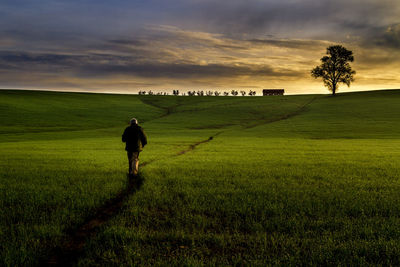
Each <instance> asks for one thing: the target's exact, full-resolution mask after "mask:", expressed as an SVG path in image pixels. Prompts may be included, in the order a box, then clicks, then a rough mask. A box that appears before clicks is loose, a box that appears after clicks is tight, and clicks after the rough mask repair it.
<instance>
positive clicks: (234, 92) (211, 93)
mask: <svg viewBox="0 0 400 267" xmlns="http://www.w3.org/2000/svg"><path fill="white" fill-rule="evenodd" d="M172 94H173V95H175V96H179V95H181V96H229V95H231V96H237V95H239V94H240V95H242V96H246V95H249V96H255V95H256V91H253V90H250V91H249V92H246V91H237V90H232V91H230V92H226V91H225V92H219V91H203V90H198V91H187V92H182V93H181V92H179V90H173V91H172ZM139 95H169V93H167V92H153V91H151V90H149V91H144V90H143V91H142V90H141V91H139Z"/></svg>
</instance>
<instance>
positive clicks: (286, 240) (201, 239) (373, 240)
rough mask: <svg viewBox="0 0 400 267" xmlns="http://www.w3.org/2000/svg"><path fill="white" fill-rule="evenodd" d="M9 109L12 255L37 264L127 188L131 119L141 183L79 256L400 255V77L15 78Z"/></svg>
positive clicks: (367, 259)
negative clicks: (314, 84)
mask: <svg viewBox="0 0 400 267" xmlns="http://www.w3.org/2000/svg"><path fill="white" fill-rule="evenodd" d="M0 110H1V112H0V119H1V127H0V165H1V168H0V193H1V195H0V208H1V211H2V212H1V213H0V248H1V256H0V258H1V262H0V265H5V266H26V265H38V264H39V263H40V262H41V261H43V260H45V259H47V258H48V257H50V256H51V255H50V254H51V250H52V249H53V248H54V247H57V246H60V244H62V242H63V240H64V239H65V238H66V236H67V235H68V231H69V230H71V229H74V227H76V226H77V225H79V224H80V223H82V222H84V221H85V219H86V218H87V217H88V216H91V215H93V214H95V213H96V209H97V208H98V207H100V206H101V205H103V204H104V203H106V202H107V200H109V199H110V198H112V197H113V196H115V195H116V194H118V192H120V191H121V190H123V189H124V188H125V187H126V184H127V181H126V171H127V159H126V154H125V152H124V150H123V149H124V145H123V143H121V134H122V131H123V130H124V128H125V127H126V124H127V122H128V121H129V119H130V118H131V117H136V118H138V119H139V122H140V123H141V124H142V126H143V127H144V129H145V131H146V133H147V135H148V138H149V144H148V146H146V148H145V151H144V152H143V153H142V154H141V156H140V160H141V163H147V164H146V166H144V167H142V168H141V170H140V172H141V177H142V179H143V180H144V182H143V185H142V187H141V188H140V190H138V191H137V192H136V193H134V194H132V195H131V196H129V198H128V199H127V200H126V201H125V202H124V204H123V209H122V210H121V211H120V212H119V213H118V214H117V215H116V216H114V217H113V218H112V219H111V220H109V221H108V222H107V223H106V224H104V225H102V226H101V228H100V229H99V230H98V232H97V234H96V235H95V236H94V237H93V238H90V239H89V240H87V243H86V245H85V248H84V255H83V256H82V257H80V258H79V259H76V261H75V263H76V264H77V265H78V266H106V265H114V266H115V265H120V266H129V265H140V264H143V265H194V266H198V265H207V266H208V265H260V266H265V265H268V264H269V265H368V264H370V265H377V264H378V265H399V264H400V194H399V191H400V180H399V177H400V164H399V163H400V123H399V118H400V90H392V91H376V92H364V93H347V94H339V95H337V96H336V97H330V96H323V95H305V96H277V97H173V96H132V95H131V96H128V95H97V94H78V93H55V92H27V91H5V90H3V91H0ZM210 136H213V139H212V140H211V141H209V142H205V143H201V144H199V145H198V146H196V147H195V149H194V150H192V151H190V150H189V149H190V147H191V146H192V145H193V144H196V143H199V142H201V141H204V140H207V139H208V138H209V137H210ZM182 151H186V153H180V152H182Z"/></svg>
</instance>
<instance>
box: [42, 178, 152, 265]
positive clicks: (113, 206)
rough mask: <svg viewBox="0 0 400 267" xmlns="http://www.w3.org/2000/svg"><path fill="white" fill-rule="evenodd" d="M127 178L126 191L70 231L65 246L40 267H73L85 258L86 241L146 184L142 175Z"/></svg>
mask: <svg viewBox="0 0 400 267" xmlns="http://www.w3.org/2000/svg"><path fill="white" fill-rule="evenodd" d="M126 177H127V186H126V187H125V189H124V190H122V191H121V192H120V193H119V194H118V195H116V196H115V197H114V198H112V199H110V200H108V201H107V202H106V203H104V204H103V205H102V206H101V207H99V208H97V209H96V210H95V212H94V214H93V215H92V216H89V217H88V218H87V219H86V220H85V221H84V222H83V223H82V224H81V225H79V226H78V227H76V228H73V229H70V230H68V231H67V232H66V239H65V241H64V242H63V244H62V245H61V246H59V247H57V248H55V249H54V250H53V251H51V253H50V257H49V258H48V259H47V260H44V261H43V262H42V264H40V266H72V265H74V264H75V263H76V262H77V261H78V260H79V258H81V257H82V256H83V254H84V247H85V244H86V241H87V240H88V239H89V238H90V237H91V236H92V235H94V234H95V233H96V232H97V230H98V229H99V228H100V227H101V226H102V225H103V224H105V223H106V222H108V221H109V220H110V219H112V218H113V217H115V216H116V215H117V214H118V213H119V212H120V211H121V210H122V209H123V204H124V202H125V200H126V199H127V198H128V197H129V196H130V195H133V194H134V193H135V192H136V191H138V190H139V189H140V188H141V187H142V185H143V183H144V178H143V176H141V175H140V174H139V175H138V176H132V175H129V174H127V175H126Z"/></svg>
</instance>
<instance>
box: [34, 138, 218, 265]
mask: <svg viewBox="0 0 400 267" xmlns="http://www.w3.org/2000/svg"><path fill="white" fill-rule="evenodd" d="M219 134H221V132H219V133H216V134H215V135H213V136H210V137H209V138H208V139H206V140H203V141H200V142H197V143H194V144H191V145H190V146H189V148H188V149H185V150H182V151H179V152H178V153H177V154H176V155H177V156H181V155H184V154H186V153H188V152H190V151H192V150H194V149H195V148H196V147H197V146H199V145H201V144H204V143H208V142H210V141H211V140H213V139H214V137H216V136H217V135H219ZM153 162H156V161H151V162H144V163H143V164H141V165H140V167H141V168H143V167H145V166H146V165H148V164H151V163H153ZM127 179H128V181H127V187H126V188H125V189H124V190H123V191H121V192H120V193H119V194H118V195H116V196H115V197H114V198H112V199H110V200H108V201H107V202H106V203H105V204H104V205H102V206H101V207H99V208H97V210H96V212H95V213H94V215H92V216H90V217H88V218H87V219H86V220H85V222H83V223H82V224H81V225H79V226H78V227H76V228H74V229H71V230H68V231H67V232H66V239H65V241H64V242H63V244H62V245H61V246H60V247H57V248H55V249H54V250H53V251H52V253H51V256H50V257H49V258H48V259H47V260H46V261H44V262H43V263H41V264H40V266H73V265H74V264H76V263H77V261H78V260H79V259H80V258H81V257H82V256H83V255H84V247H85V244H86V242H87V241H88V239H89V238H90V237H92V236H93V235H94V234H95V233H96V232H97V231H98V229H99V228H100V227H101V226H102V225H104V224H105V223H107V222H108V221H110V220H111V219H112V218H114V217H115V216H116V215H118V214H119V213H120V212H121V210H122V207H123V204H124V202H125V200H127V198H128V197H129V196H131V195H133V194H134V193H135V192H136V191H138V190H139V189H140V188H141V186H142V185H143V182H144V179H143V178H142V177H140V176H138V177H136V178H130V177H127Z"/></svg>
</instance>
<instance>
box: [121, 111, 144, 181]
mask: <svg viewBox="0 0 400 267" xmlns="http://www.w3.org/2000/svg"><path fill="white" fill-rule="evenodd" d="M130 124H131V125H130V126H128V127H126V129H125V131H124V134H123V135H122V142H124V143H126V145H125V150H126V151H127V153H128V160H129V174H130V175H133V176H136V175H137V174H138V170H139V153H140V151H142V150H143V147H144V146H145V145H146V144H147V137H146V135H145V133H144V132H143V129H142V127H140V126H139V125H138V121H137V119H135V118H133V119H131V122H130Z"/></svg>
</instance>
